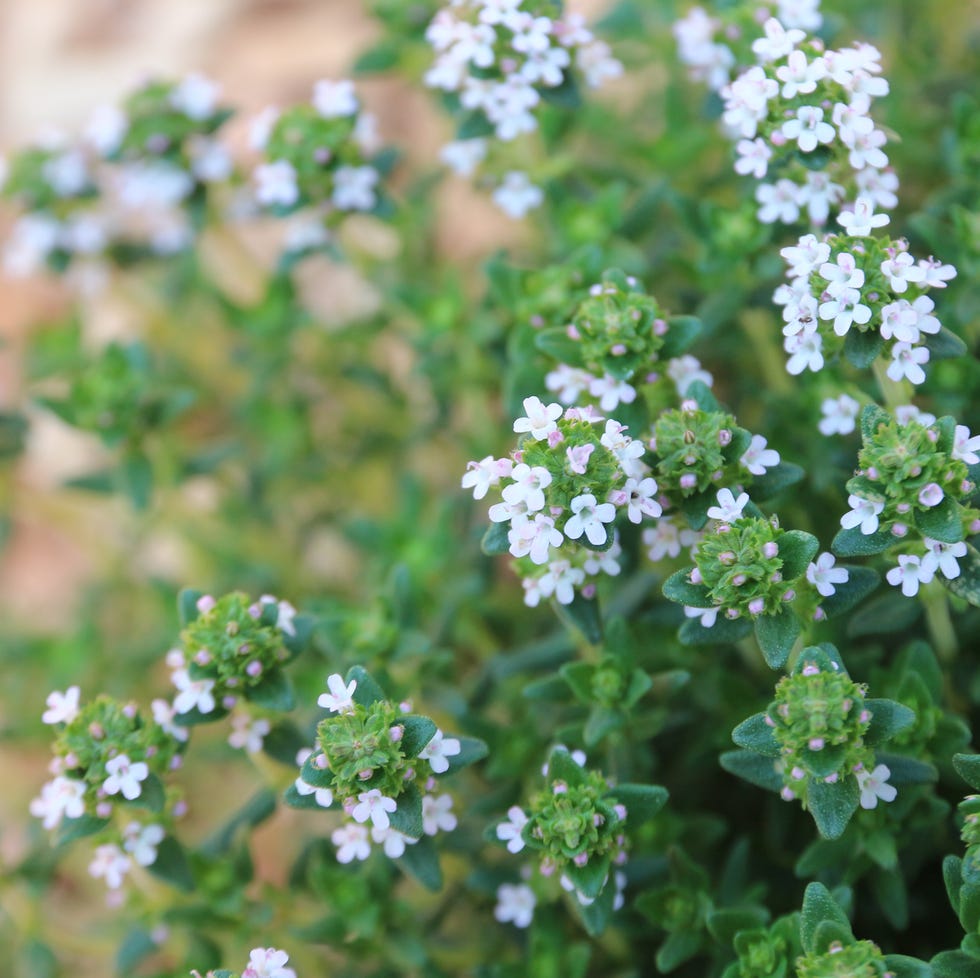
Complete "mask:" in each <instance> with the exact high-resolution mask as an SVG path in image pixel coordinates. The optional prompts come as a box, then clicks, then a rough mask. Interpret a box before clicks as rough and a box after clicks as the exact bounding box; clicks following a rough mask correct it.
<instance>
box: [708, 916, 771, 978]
mask: <svg viewBox="0 0 980 978" xmlns="http://www.w3.org/2000/svg"><path fill="white" fill-rule="evenodd" d="M768 922H769V912H768V911H767V910H766V909H765V908H764V907H719V908H718V909H717V910H712V911H711V912H710V913H709V914H708V916H707V918H706V920H705V923H706V924H707V925H708V933H710V934H711V936H712V937H713V938H714V939H715V940H716V941H718V942H719V943H721V944H731V942H732V941H733V940H734V939H735V935H736V934H737V933H738V932H739V931H744V930H753V929H754V928H756V927H765V925H766V924H767V923H768ZM736 973H737V972H736Z"/></svg>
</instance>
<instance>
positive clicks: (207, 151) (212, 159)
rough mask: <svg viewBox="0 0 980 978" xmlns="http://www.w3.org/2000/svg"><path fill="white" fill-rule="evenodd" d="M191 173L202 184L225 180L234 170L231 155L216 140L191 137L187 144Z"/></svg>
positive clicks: (204, 137)
mask: <svg viewBox="0 0 980 978" xmlns="http://www.w3.org/2000/svg"><path fill="white" fill-rule="evenodd" d="M187 152H188V155H189V156H190V165H191V173H193V174H194V176H195V178H196V179H198V180H200V181H201V182H202V183H220V182H221V181H222V180H227V179H228V177H229V176H230V175H231V171H232V169H233V168H234V163H233V162H232V159H231V153H229V152H228V150H227V149H226V148H225V147H224V146H222V145H221V143H219V142H218V141H217V140H216V139H208V138H207V137H206V136H193V137H192V138H191V139H190V141H189V142H188V146H187Z"/></svg>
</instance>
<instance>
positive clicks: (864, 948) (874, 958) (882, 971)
mask: <svg viewBox="0 0 980 978" xmlns="http://www.w3.org/2000/svg"><path fill="white" fill-rule="evenodd" d="M796 975H797V978H891V976H892V975H893V972H891V971H890V970H889V968H888V964H887V962H886V961H885V959H884V957H883V956H882V954H881V951H880V950H879V949H878V946H877V945H876V944H872V943H871V941H855V942H854V943H853V944H847V945H844V944H842V943H840V942H839V941H836V942H834V943H833V944H831V945H830V947H829V948H828V949H827V951H826V952H825V953H824V954H808V955H806V956H805V957H802V958H799V959H798V960H797V962H796Z"/></svg>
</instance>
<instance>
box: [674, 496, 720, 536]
mask: <svg viewBox="0 0 980 978" xmlns="http://www.w3.org/2000/svg"><path fill="white" fill-rule="evenodd" d="M716 502H717V499H716V494H715V493H713V492H696V493H694V494H693V495H691V496H685V497H684V498H683V499H681V501H680V502H679V504H678V506H679V508H680V511H681V512H682V513H683V514H684V518H685V519H686V520H687V522H688V525H689V526H690V527H691V529H692V530H702V529H704V526H705V524H706V523H707V522H708V510H709V509H711V507H712V506H714V505H715V503H716Z"/></svg>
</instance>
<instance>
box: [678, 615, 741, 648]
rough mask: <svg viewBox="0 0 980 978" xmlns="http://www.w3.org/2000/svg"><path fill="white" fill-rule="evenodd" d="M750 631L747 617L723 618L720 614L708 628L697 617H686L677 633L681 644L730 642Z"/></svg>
mask: <svg viewBox="0 0 980 978" xmlns="http://www.w3.org/2000/svg"><path fill="white" fill-rule="evenodd" d="M751 631H752V622H751V621H750V620H749V619H748V618H735V619H734V620H733V619H730V618H725V617H724V615H720V616H719V617H718V618H716V619H715V623H714V624H713V625H712V626H711V627H710V628H705V627H704V625H702V624H701V622H700V620H699V619H697V618H688V619H687V620H686V621H685V622H684V624H683V625H681V627H680V630H679V631H678V633H677V637H678V638H679V639H680V642H681V645H721V644H732V643H734V642H737V641H738V640H739V639H740V638H745V636H746V635H748V634H749V633H750V632H751Z"/></svg>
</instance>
